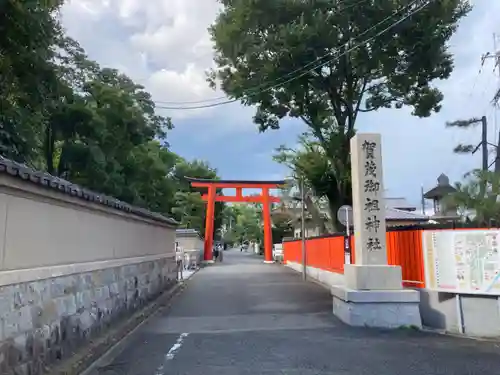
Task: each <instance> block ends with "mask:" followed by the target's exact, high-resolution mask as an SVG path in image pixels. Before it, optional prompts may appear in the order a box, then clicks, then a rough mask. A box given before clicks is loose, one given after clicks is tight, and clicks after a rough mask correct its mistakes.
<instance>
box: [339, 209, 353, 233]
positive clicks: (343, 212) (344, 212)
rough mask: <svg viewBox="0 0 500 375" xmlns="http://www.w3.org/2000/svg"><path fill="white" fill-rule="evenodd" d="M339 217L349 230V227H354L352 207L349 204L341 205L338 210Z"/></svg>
mask: <svg viewBox="0 0 500 375" xmlns="http://www.w3.org/2000/svg"><path fill="white" fill-rule="evenodd" d="M337 219H338V220H339V222H340V223H341V224H342V225H343V226H344V227H347V230H349V227H352V207H351V206H347V205H343V206H342V207H340V208H339V209H338V210H337Z"/></svg>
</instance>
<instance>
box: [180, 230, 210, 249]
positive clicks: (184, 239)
mask: <svg viewBox="0 0 500 375" xmlns="http://www.w3.org/2000/svg"><path fill="white" fill-rule="evenodd" d="M175 245H176V247H181V248H182V249H184V250H185V251H190V250H203V246H204V243H203V239H202V237H201V235H200V233H199V232H198V231H197V230H196V229H177V230H176V231H175Z"/></svg>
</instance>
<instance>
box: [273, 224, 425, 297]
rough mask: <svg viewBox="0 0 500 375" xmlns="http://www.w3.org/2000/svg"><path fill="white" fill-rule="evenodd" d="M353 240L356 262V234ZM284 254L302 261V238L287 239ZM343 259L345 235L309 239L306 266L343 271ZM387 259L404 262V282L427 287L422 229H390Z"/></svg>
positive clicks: (389, 261) (293, 259)
mask: <svg viewBox="0 0 500 375" xmlns="http://www.w3.org/2000/svg"><path fill="white" fill-rule="evenodd" d="M350 240H351V249H352V257H351V262H352V263H354V262H355V258H354V238H353V237H351V239H350ZM283 255H284V261H285V262H296V263H302V244H301V241H300V240H294V241H286V242H284V243H283ZM344 261H345V255H344V237H342V236H330V237H319V238H312V239H308V240H307V241H306V262H307V266H309V267H315V268H319V269H322V270H325V271H330V272H336V273H344ZM387 261H388V263H389V264H391V265H399V266H401V269H402V273H403V281H404V282H403V283H404V285H405V286H411V287H416V288H423V287H425V281H424V280H425V278H424V262H423V253H422V230H421V229H416V230H402V231H391V232H387Z"/></svg>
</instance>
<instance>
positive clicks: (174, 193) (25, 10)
mask: <svg viewBox="0 0 500 375" xmlns="http://www.w3.org/2000/svg"><path fill="white" fill-rule="evenodd" d="M62 3H63V1H62V0H59V1H58V0H47V1H42V2H39V1H38V2H37V1H19V0H5V1H2V2H0V93H1V94H0V108H1V110H0V155H2V156H4V157H7V158H12V159H15V160H17V161H20V162H23V163H26V164H28V165H31V166H33V167H35V168H37V169H41V170H45V171H47V172H49V173H51V174H52V175H54V176H58V177H60V178H64V179H68V180H70V181H72V182H74V183H77V184H80V185H82V186H84V187H86V188H88V189H92V190H95V191H98V192H101V193H104V194H108V195H111V196H114V197H116V198H118V199H121V200H123V201H126V202H128V203H131V204H134V205H137V206H141V207H144V208H147V209H150V210H153V211H156V212H160V213H163V214H166V215H173V216H175V217H176V218H177V219H178V220H179V221H180V222H181V223H182V224H183V225H184V226H186V227H190V228H191V227H192V228H194V229H198V230H200V231H201V232H202V233H203V231H204V225H205V205H204V203H203V202H202V200H201V196H200V192H199V191H195V190H193V189H191V188H190V186H189V183H188V182H187V180H186V179H185V178H184V177H185V176H192V177H202V178H217V173H216V171H215V170H214V169H212V168H210V166H209V165H208V164H206V163H204V162H201V161H193V162H189V161H187V160H185V159H183V158H182V157H180V156H179V155H177V154H175V153H173V152H172V151H170V149H169V144H168V142H167V134H168V132H169V130H171V129H172V127H173V125H172V123H171V121H170V119H169V118H166V117H162V116H159V115H158V114H157V113H156V108H155V103H154V102H153V100H152V98H151V95H150V94H149V93H148V92H147V91H146V90H145V88H144V87H142V86H141V85H138V84H137V83H135V82H134V81H133V80H132V79H130V78H129V77H127V76H126V75H124V74H122V73H121V72H119V71H118V70H116V69H111V68H107V67H102V66H100V65H99V64H98V63H96V62H95V61H92V60H90V59H89V58H88V57H87V55H86V53H85V51H84V49H83V48H82V47H81V46H80V45H79V44H78V42H77V41H75V40H73V39H71V38H69V37H68V36H67V35H65V33H64V30H63V28H62V27H61V25H60V23H59V17H58V11H59V8H60V6H61V5H62ZM218 211H220V208H218ZM220 221H221V220H220V214H219V215H218V219H217V220H216V223H215V227H216V228H217V227H218V226H219V225H220Z"/></svg>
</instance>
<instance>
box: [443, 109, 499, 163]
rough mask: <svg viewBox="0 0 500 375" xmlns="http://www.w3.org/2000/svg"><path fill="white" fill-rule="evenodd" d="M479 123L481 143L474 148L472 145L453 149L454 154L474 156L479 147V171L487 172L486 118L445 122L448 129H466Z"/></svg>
mask: <svg viewBox="0 0 500 375" xmlns="http://www.w3.org/2000/svg"><path fill="white" fill-rule="evenodd" d="M478 123H481V142H479V144H478V145H477V146H476V147H475V148H474V146H473V145H465V146H464V145H459V146H457V147H456V148H455V152H460V153H464V152H466V153H468V152H472V154H475V153H476V152H477V150H479V147H481V154H482V155H481V169H482V170H483V171H487V170H488V169H489V165H488V145H491V144H490V143H488V120H487V119H486V116H482V117H481V118H477V117H473V118H470V119H468V120H456V121H453V122H447V123H446V126H448V127H458V128H468V127H469V126H471V125H474V124H478ZM493 146H495V147H496V145H493Z"/></svg>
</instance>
